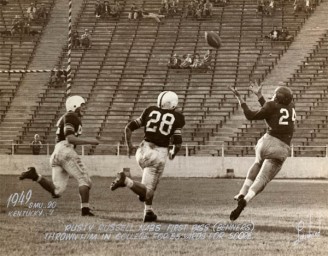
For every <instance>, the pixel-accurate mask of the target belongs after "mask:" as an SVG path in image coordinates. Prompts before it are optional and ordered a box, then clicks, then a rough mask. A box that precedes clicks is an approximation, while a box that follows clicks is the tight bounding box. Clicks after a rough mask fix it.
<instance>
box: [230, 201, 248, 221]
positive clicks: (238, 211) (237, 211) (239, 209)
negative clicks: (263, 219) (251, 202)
mask: <svg viewBox="0 0 328 256" xmlns="http://www.w3.org/2000/svg"><path fill="white" fill-rule="evenodd" d="M246 204H247V203H246V200H245V199H244V198H241V199H240V200H238V206H237V208H236V209H234V210H233V211H232V212H231V213H230V220H232V221H234V220H236V219H238V217H239V215H240V214H241V212H242V211H243V210H244V208H245V207H246Z"/></svg>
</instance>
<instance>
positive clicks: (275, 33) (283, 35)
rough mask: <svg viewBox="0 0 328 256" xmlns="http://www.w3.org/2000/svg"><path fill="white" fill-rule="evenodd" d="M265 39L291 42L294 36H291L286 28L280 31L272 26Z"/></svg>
mask: <svg viewBox="0 0 328 256" xmlns="http://www.w3.org/2000/svg"><path fill="white" fill-rule="evenodd" d="M265 38H268V39H271V40H272V41H289V42H290V41H292V40H293V39H294V36H293V35H291V34H290V33H289V31H288V28H287V27H283V28H282V29H281V30H280V29H278V27H277V26H274V27H273V28H272V30H271V31H270V33H269V34H268V35H267V36H265Z"/></svg>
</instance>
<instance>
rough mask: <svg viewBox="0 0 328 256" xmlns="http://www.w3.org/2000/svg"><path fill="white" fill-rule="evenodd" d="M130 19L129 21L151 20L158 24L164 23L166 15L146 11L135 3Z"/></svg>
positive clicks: (131, 9) (129, 15)
mask: <svg viewBox="0 0 328 256" xmlns="http://www.w3.org/2000/svg"><path fill="white" fill-rule="evenodd" d="M128 18H129V20H137V19H141V18H144V19H148V18H149V19H153V20H155V21H156V22H157V23H163V21H162V19H163V18H165V15H163V14H158V13H153V12H149V11H146V10H145V9H144V8H140V7H138V6H136V4H134V3H133V4H132V6H131V8H130V12H129V14H128Z"/></svg>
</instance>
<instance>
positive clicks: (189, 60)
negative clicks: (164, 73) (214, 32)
mask: <svg viewBox="0 0 328 256" xmlns="http://www.w3.org/2000/svg"><path fill="white" fill-rule="evenodd" d="M192 63H193V59H192V56H191V54H189V53H188V54H187V56H186V58H185V59H184V60H183V61H182V63H181V64H180V68H190V66H191V65H192Z"/></svg>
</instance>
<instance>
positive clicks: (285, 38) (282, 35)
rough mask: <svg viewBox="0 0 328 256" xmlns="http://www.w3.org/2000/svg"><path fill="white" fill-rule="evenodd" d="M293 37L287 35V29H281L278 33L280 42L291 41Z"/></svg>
mask: <svg viewBox="0 0 328 256" xmlns="http://www.w3.org/2000/svg"><path fill="white" fill-rule="evenodd" d="M293 39H294V37H293V36H292V35H291V34H290V33H289V31H288V29H287V27H283V28H282V29H281V32H280V36H279V40H281V41H290V42H291V41H293Z"/></svg>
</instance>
